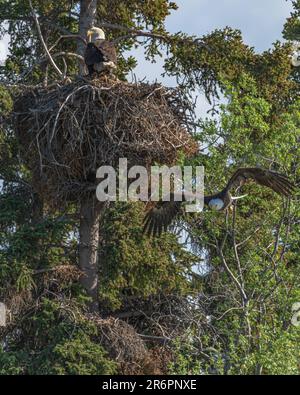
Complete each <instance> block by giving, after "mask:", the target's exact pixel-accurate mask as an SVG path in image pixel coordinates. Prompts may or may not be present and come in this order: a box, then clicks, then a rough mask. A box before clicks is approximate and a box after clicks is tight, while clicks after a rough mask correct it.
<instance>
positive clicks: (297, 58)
mask: <svg viewBox="0 0 300 395" xmlns="http://www.w3.org/2000/svg"><path fill="white" fill-rule="evenodd" d="M291 63H292V65H293V66H294V67H299V66H300V43H296V44H294V45H293V53H292V55H291Z"/></svg>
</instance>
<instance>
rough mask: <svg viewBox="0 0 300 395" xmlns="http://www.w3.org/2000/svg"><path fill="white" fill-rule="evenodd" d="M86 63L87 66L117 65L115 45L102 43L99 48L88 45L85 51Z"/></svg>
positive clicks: (92, 44)
mask: <svg viewBox="0 0 300 395" xmlns="http://www.w3.org/2000/svg"><path fill="white" fill-rule="evenodd" d="M84 61H85V64H86V65H87V66H92V65H94V64H98V63H101V62H112V63H114V64H116V63H117V52H116V48H115V46H114V44H113V43H111V42H109V41H106V40H105V41H102V42H101V43H100V44H99V45H98V46H96V45H95V44H94V43H88V45H87V46H86V49H85V54H84Z"/></svg>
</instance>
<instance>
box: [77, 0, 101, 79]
mask: <svg viewBox="0 0 300 395" xmlns="http://www.w3.org/2000/svg"><path fill="white" fill-rule="evenodd" d="M97 3H98V0H81V1H80V16H79V35H80V36H81V37H84V38H86V34H87V31H88V30H89V29H90V28H91V27H92V26H93V24H94V21H95V16H96V11H97ZM84 51H85V44H84V43H83V42H82V41H81V40H78V45H77V53H78V54H79V55H81V56H83V55H84ZM79 72H80V74H81V75H83V74H85V73H86V68H85V66H84V65H83V64H82V62H79Z"/></svg>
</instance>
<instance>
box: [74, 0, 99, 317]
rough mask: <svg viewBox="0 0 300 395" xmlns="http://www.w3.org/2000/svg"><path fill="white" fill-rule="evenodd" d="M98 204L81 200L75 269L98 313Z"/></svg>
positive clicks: (87, 15)
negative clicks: (80, 273) (79, 271)
mask: <svg viewBox="0 0 300 395" xmlns="http://www.w3.org/2000/svg"><path fill="white" fill-rule="evenodd" d="M97 2H98V1H97V0H81V1H80V17H79V34H80V35H81V36H82V37H84V38H85V37H86V35H87V31H88V30H89V29H90V28H91V27H92V26H93V24H94V20H95V16H96V11H97ZM84 51H85V45H84V43H83V42H81V41H80V40H79V41H78V47H77V53H78V54H79V55H82V56H83V55H84ZM79 71H80V74H81V75H83V74H85V73H86V70H85V67H84V65H82V64H81V63H80V64H79ZM101 208H102V204H101V203H100V202H98V201H97V199H96V196H95V197H94V198H91V197H89V198H86V199H85V200H83V201H81V207H80V228H79V237H80V240H79V268H80V269H81V271H82V273H83V274H82V276H81V284H82V286H83V287H84V288H85V290H86V292H87V295H88V296H89V297H90V298H91V302H90V305H89V309H90V311H91V312H98V244H99V220H100V213H101Z"/></svg>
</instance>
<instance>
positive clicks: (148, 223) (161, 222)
mask: <svg viewBox="0 0 300 395" xmlns="http://www.w3.org/2000/svg"><path fill="white" fill-rule="evenodd" d="M174 196H176V195H174V194H170V201H169V202H166V201H159V202H157V203H156V204H155V206H154V207H152V208H151V209H150V210H149V211H148V212H147V213H146V215H145V217H144V229H143V233H146V234H147V235H148V236H154V237H155V236H161V234H162V232H163V231H164V232H166V231H167V229H168V226H169V225H170V224H171V223H172V222H173V220H174V219H175V217H176V216H177V215H179V214H180V212H181V208H182V203H183V201H175V197H174Z"/></svg>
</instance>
